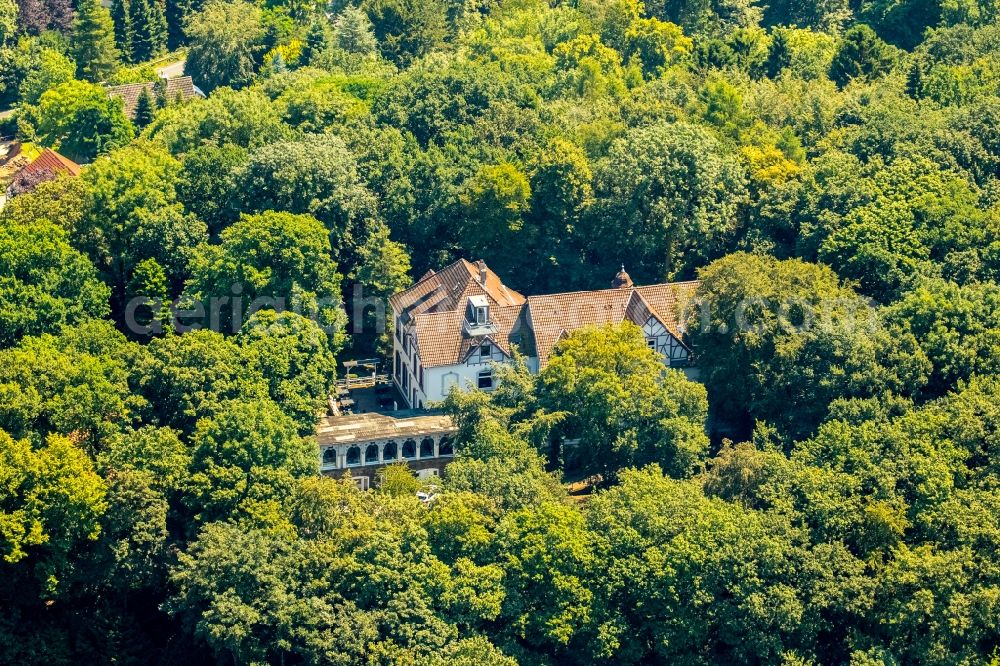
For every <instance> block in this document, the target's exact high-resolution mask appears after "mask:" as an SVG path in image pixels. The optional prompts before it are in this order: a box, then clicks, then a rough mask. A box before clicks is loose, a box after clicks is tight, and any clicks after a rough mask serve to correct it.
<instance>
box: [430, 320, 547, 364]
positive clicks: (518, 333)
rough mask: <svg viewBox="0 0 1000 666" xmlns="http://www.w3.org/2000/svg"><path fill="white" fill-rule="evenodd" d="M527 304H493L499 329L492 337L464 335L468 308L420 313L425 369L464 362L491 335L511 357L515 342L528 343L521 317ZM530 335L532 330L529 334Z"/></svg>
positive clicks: (492, 321)
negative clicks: (466, 309)
mask: <svg viewBox="0 0 1000 666" xmlns="http://www.w3.org/2000/svg"><path fill="white" fill-rule="evenodd" d="M523 309H524V306H523V305H506V306H491V307H490V323H492V324H493V325H494V327H495V328H496V332H495V333H491V334H490V335H488V336H480V337H475V338H473V337H469V336H466V335H464V334H463V330H462V326H463V322H464V320H465V310H464V309H458V310H452V311H449V312H429V313H422V314H418V315H416V326H415V330H416V334H417V350H418V351H419V352H420V362H421V363H423V365H424V367H425V368H434V367H438V366H442V365H455V364H457V363H463V362H464V361H465V359H466V358H468V356H469V352H470V351H471V350H472V348H473V347H475V346H476V345H478V344H480V343H481V342H482V341H483V339H485V338H489V339H490V340H492V341H493V343H494V344H496V346H497V347H499V348H500V350H501V351H503V353H505V354H507V355H508V356H510V355H511V354H512V347H513V345H515V344H516V345H518V346H519V347H522V351H523V347H524V346H525V343H526V342H527V343H528V344H530V340H529V341H525V340H524V339H523V337H524V336H525V330H526V326H525V323H524V320H523V319H522V317H521V313H522V310H523ZM526 336H527V337H529V338H530V332H527V333H526Z"/></svg>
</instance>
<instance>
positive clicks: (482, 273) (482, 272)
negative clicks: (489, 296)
mask: <svg viewBox="0 0 1000 666" xmlns="http://www.w3.org/2000/svg"><path fill="white" fill-rule="evenodd" d="M476 268H478V269H479V284H481V285H483V286H484V287H485V286H486V262H485V261H483V260H482V259H480V260H479V261H477V262H476Z"/></svg>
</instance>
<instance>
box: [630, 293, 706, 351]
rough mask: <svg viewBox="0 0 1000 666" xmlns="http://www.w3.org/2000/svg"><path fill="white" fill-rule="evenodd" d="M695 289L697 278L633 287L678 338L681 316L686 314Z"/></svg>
mask: <svg viewBox="0 0 1000 666" xmlns="http://www.w3.org/2000/svg"><path fill="white" fill-rule="evenodd" d="M697 289H698V281H697V280H691V281H690V282H672V283H668V284H651V285H647V286H645V287H635V291H636V293H638V294H639V295H640V296H642V299H643V300H644V301H645V302H646V304H647V305H648V306H649V308H650V309H651V310H652V311H653V312H654V313H655V314H656V318H657V319H659V320H660V322H661V323H662V324H663V325H664V326H665V327H666V328H667V330H668V331H670V333H671V335H673V336H674V337H675V338H677V339H678V340H680V339H681V338H682V336H683V334H684V321H683V318H684V317H685V316H686V314H687V313H686V312H685V310H686V309H687V308H688V307H689V306H690V305H691V300H692V299H693V298H694V293H695V291H696V290H697ZM639 325H640V326H641V325H642V324H641V323H640V324H639Z"/></svg>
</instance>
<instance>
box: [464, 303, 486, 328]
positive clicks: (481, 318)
mask: <svg viewBox="0 0 1000 666" xmlns="http://www.w3.org/2000/svg"><path fill="white" fill-rule="evenodd" d="M467 317H468V320H469V323H470V324H472V325H473V326H486V325H487V324H489V323H490V302H489V301H488V300H486V297H485V296H469V311H468V313H467Z"/></svg>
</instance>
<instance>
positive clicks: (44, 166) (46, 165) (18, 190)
mask: <svg viewBox="0 0 1000 666" xmlns="http://www.w3.org/2000/svg"><path fill="white" fill-rule="evenodd" d="M80 171H81V167H80V165H79V164H77V163H76V162H74V161H73V160H71V159H69V158H68V157H63V156H62V155H60V154H59V153H57V152H56V151H54V150H52V149H51V148H46V149H44V150H43V151H42V153H41V154H40V155H39V156H38V157H36V158H35V159H34V160H32V161H31V162H30V163H28V164H27V165H26V166H25V167H24V168H22V169H21V170H20V171H18V172H17V173H16V174H14V177H13V179H12V180H11V183H10V188H9V191H10V192H11V193H12V194H24V193H26V192H30V191H31V190H33V189H34V187H35V186H36V185H38V183H41V182H44V181H46V180H52V179H54V178H56V177H57V176H60V175H62V174H68V175H70V176H73V177H75V176H79V175H80Z"/></svg>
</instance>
